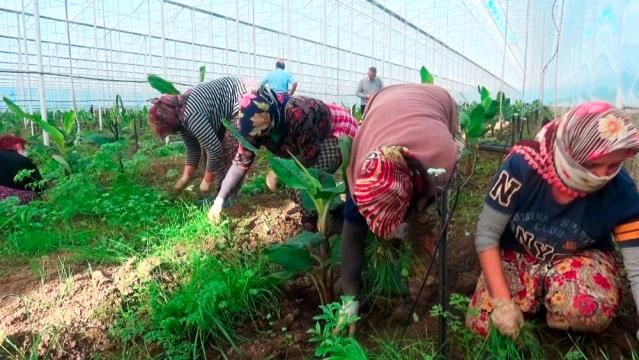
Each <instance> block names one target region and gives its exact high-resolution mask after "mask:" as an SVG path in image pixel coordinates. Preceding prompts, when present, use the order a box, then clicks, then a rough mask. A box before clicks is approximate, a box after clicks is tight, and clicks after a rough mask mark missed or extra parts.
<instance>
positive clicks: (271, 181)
mask: <svg viewBox="0 0 639 360" xmlns="http://www.w3.org/2000/svg"><path fill="white" fill-rule="evenodd" d="M266 187H267V188H268V189H269V190H271V191H273V192H275V190H277V175H275V173H274V172H273V170H269V172H268V175H266Z"/></svg>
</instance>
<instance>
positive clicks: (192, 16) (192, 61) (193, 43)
mask: <svg viewBox="0 0 639 360" xmlns="http://www.w3.org/2000/svg"><path fill="white" fill-rule="evenodd" d="M195 59H197V57H196V56H195V10H194V9H193V8H191V66H192V67H193V69H199V66H197V64H196V63H195ZM200 62H201V61H200ZM201 65H204V64H201ZM198 76H199V74H198ZM199 80H200V79H199V78H198V81H199Z"/></svg>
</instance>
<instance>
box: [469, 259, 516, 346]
mask: <svg viewBox="0 0 639 360" xmlns="http://www.w3.org/2000/svg"><path fill="white" fill-rule="evenodd" d="M479 262H480V263H481V269H482V271H483V272H484V278H485V280H486V284H487V285H488V290H489V291H490V296H491V298H492V300H493V312H492V314H491V315H490V320H491V322H492V324H493V326H495V328H496V329H497V330H499V332H500V333H502V334H504V335H506V336H508V337H511V338H513V339H516V338H517V336H518V335H519V329H521V327H522V326H523V324H524V317H523V315H522V313H521V310H519V308H518V307H517V305H515V303H514V302H513V301H512V299H511V296H510V290H509V289H508V283H507V282H506V276H505V275H504V270H503V269H502V267H501V254H500V251H499V248H498V247H493V248H490V249H486V250H483V251H481V252H480V253H479Z"/></svg>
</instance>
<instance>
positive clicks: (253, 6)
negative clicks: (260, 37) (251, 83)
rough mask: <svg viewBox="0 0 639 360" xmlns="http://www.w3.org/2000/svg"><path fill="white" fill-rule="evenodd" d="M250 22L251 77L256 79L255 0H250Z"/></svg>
mask: <svg viewBox="0 0 639 360" xmlns="http://www.w3.org/2000/svg"><path fill="white" fill-rule="evenodd" d="M251 24H252V25H253V27H252V41H253V44H252V45H253V46H252V48H253V78H254V79H257V54H256V52H257V49H256V45H255V0H251Z"/></svg>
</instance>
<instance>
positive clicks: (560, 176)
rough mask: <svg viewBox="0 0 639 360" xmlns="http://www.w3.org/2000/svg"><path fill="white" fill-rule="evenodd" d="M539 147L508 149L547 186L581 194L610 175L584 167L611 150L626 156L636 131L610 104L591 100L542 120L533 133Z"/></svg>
mask: <svg viewBox="0 0 639 360" xmlns="http://www.w3.org/2000/svg"><path fill="white" fill-rule="evenodd" d="M537 140H538V141H539V149H535V148H533V147H530V146H527V145H516V146H514V147H513V148H512V150H511V154H512V153H517V154H521V155H523V156H524V158H525V159H526V161H527V162H528V163H529V164H530V166H532V167H533V168H534V169H535V170H536V171H537V173H538V174H539V175H540V176H541V177H542V178H543V179H544V180H545V181H546V182H547V183H548V184H550V185H551V186H554V187H556V188H558V189H559V190H560V191H562V192H563V193H565V194H568V195H572V196H585V195H587V194H588V193H592V192H595V191H597V190H599V189H600V188H602V187H603V186H604V185H605V184H607V183H608V182H609V181H610V180H612V178H614V177H615V176H616V175H617V173H618V172H619V170H621V165H620V166H619V169H617V171H616V172H615V173H614V174H612V175H610V176H597V175H595V174H594V173H592V172H591V171H589V170H588V169H587V168H585V167H584V165H586V164H587V163H588V162H590V161H593V160H597V159H599V158H602V157H604V156H606V155H609V154H611V153H613V152H615V151H619V150H624V151H625V152H626V156H627V157H632V156H634V155H635V154H636V153H637V152H638V151H639V134H638V133H637V129H636V127H635V126H634V125H633V123H632V121H631V120H630V119H628V118H627V117H626V116H625V115H624V114H623V113H622V112H621V110H619V109H617V108H615V107H613V106H612V105H610V104H608V103H605V102H601V101H591V102H587V103H584V104H581V105H578V106H576V107H575V108H573V109H571V110H570V111H569V112H567V113H566V115H564V116H563V117H562V118H560V119H557V120H555V121H552V122H550V123H548V124H546V125H545V126H544V127H543V129H542V130H541V131H540V133H539V134H538V135H537Z"/></svg>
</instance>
